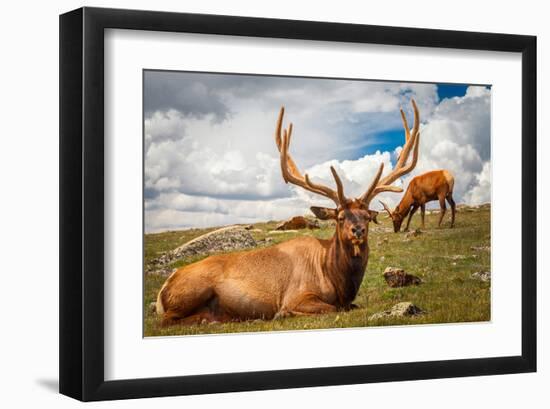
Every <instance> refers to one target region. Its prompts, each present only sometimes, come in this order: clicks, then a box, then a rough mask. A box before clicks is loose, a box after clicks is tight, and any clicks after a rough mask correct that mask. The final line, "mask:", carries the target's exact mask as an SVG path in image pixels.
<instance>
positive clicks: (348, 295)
mask: <svg viewBox="0 0 550 409" xmlns="http://www.w3.org/2000/svg"><path fill="white" fill-rule="evenodd" d="M360 249H361V255H360V256H358V257H354V256H353V254H354V250H353V245H352V244H351V243H347V242H344V241H342V240H341V239H340V237H339V234H338V232H336V233H335V234H334V236H333V237H332V240H331V241H330V246H329V248H328V250H327V257H326V260H325V271H326V274H327V276H328V278H329V280H330V281H331V282H332V285H333V286H334V288H335V290H336V295H337V297H338V303H339V304H340V307H343V308H346V307H349V305H350V304H351V302H352V301H353V300H354V299H355V296H356V295H357V292H358V291H359V287H360V285H361V282H362V281H363V276H364V275H365V268H366V267H367V261H368V257H369V247H368V241H367V239H365V241H364V242H363V244H361V245H360Z"/></svg>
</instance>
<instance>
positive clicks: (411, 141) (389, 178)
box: [361, 99, 420, 206]
mask: <svg viewBox="0 0 550 409" xmlns="http://www.w3.org/2000/svg"><path fill="white" fill-rule="evenodd" d="M411 104H412V106H413V111H414V125H413V128H412V130H410V129H409V124H408V122H407V117H406V115H405V113H404V112H403V110H400V112H401V119H402V121H403V127H404V128H405V144H404V145H403V148H402V149H401V152H400V154H399V156H398V159H397V163H396V164H395V167H394V168H393V170H392V171H391V172H390V173H389V174H388V175H386V176H385V177H383V178H378V179H375V182H373V183H375V187H374V188H373V189H371V187H372V185H371V187H369V189H368V190H367V192H365V194H364V195H363V196H361V198H362V199H363V202H364V203H366V204H367V206H368V204H369V203H370V201H371V200H372V199H373V198H374V197H375V196H376V195H377V194H379V193H381V192H402V191H403V189H401V188H398V187H395V186H392V183H393V182H395V181H396V180H397V179H399V178H400V177H402V176H403V175H405V174H407V173H409V172H411V171H412V170H413V169H414V168H415V166H416V164H417V162H418V151H419V146H420V143H419V141H420V132H419V128H420V114H419V111H418V106H417V105H416V101H415V100H414V99H411ZM411 151H412V152H413V158H412V160H411V162H410V163H409V164H407V162H408V161H409V156H410V154H411Z"/></svg>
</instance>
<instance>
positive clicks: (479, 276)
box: [472, 271, 491, 282]
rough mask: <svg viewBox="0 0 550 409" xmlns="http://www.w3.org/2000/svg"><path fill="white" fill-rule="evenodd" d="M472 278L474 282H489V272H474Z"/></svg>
mask: <svg viewBox="0 0 550 409" xmlns="http://www.w3.org/2000/svg"><path fill="white" fill-rule="evenodd" d="M472 278H473V279H476V280H481V281H484V282H487V281H491V272H490V271H476V272H475V273H472Z"/></svg>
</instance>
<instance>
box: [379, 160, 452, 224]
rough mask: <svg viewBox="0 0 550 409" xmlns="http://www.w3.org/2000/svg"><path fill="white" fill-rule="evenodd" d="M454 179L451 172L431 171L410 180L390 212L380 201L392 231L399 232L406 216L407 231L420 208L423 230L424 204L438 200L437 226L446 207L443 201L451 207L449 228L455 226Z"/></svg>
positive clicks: (442, 170)
mask: <svg viewBox="0 0 550 409" xmlns="http://www.w3.org/2000/svg"><path fill="white" fill-rule="evenodd" d="M454 184H455V179H454V177H453V175H452V174H451V172H449V171H448V170H444V169H441V170H432V171H431V172H427V173H424V174H422V175H419V176H415V177H414V178H412V180H411V182H410V183H409V186H408V187H407V190H406V192H405V194H404V195H403V198H402V199H401V201H400V202H399V204H398V205H397V206H396V208H395V210H394V211H393V212H392V211H391V210H390V208H389V207H388V205H387V204H386V203H384V202H383V201H381V200H380V203H381V204H382V206H384V209H386V211H387V212H388V214H389V215H390V217H391V219H392V221H393V230H394V231H395V232H396V233H397V232H399V230H401V224H402V223H403V220H404V219H405V217H407V215H409V219H408V220H407V225H406V226H405V231H408V230H409V224H410V223H411V218H412V217H413V214H414V213H415V212H416V211H417V210H418V208H419V207H420V214H421V216H422V228H424V213H425V211H426V203H427V202H431V201H432V200H439V206H441V214H440V216H439V224H438V226H439V227H441V221H442V220H443V216H445V211H446V210H447V209H446V206H445V199H446V200H447V201H448V202H449V205H451V228H453V227H454V225H455V208H456V206H455V201H454V200H453V188H454Z"/></svg>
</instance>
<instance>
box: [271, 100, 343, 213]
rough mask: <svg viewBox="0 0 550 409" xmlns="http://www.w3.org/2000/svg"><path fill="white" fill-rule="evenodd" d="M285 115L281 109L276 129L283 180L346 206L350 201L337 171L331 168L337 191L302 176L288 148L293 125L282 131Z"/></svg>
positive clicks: (282, 108)
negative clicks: (345, 194)
mask: <svg viewBox="0 0 550 409" xmlns="http://www.w3.org/2000/svg"><path fill="white" fill-rule="evenodd" d="M284 113H285V108H284V107H281V111H280V112H279V119H278V120H277V126H276V128H275V142H276V143H277V149H279V153H280V158H281V172H282V174H283V179H284V180H285V182H286V183H292V184H293V185H296V186H300V187H302V188H304V189H306V190H308V191H310V192H313V193H316V194H318V195H321V196H325V197H327V198H329V199H331V200H333V201H334V203H336V206H339V205H342V206H344V205H345V204H346V203H347V202H348V200H347V199H346V197H345V196H344V187H343V185H342V180H341V179H340V177H339V176H338V173H336V170H335V169H334V168H333V167H332V166H331V167H330V171H331V172H332V176H333V177H334V181H335V182H336V187H337V190H336V191H334V190H333V189H331V188H329V187H328V186H324V185H320V184H317V183H313V182H312V181H311V180H310V179H309V176H308V175H307V173H306V174H305V175H302V174H301V173H300V171H299V170H298V167H297V166H296V163H295V162H294V160H293V159H292V157H291V156H290V154H289V153H288V147H289V146H290V138H291V136H292V124H289V126H288V130H287V129H284V130H283V131H282V135H281V130H282V125H283V116H284Z"/></svg>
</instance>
